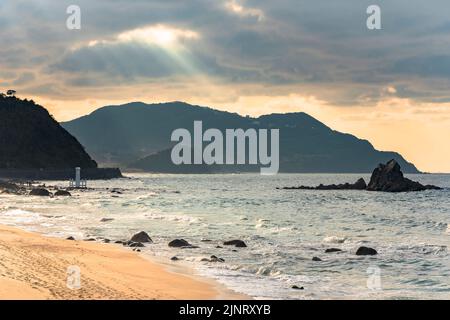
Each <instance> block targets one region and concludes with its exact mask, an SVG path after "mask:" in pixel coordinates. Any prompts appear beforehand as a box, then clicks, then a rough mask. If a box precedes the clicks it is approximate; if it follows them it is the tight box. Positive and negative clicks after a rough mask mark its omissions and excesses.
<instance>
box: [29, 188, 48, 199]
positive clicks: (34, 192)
mask: <svg viewBox="0 0 450 320" xmlns="http://www.w3.org/2000/svg"><path fill="white" fill-rule="evenodd" d="M51 195H52V193H51V192H50V191H48V190H47V189H44V188H35V189H32V190H31V191H30V196H39V197H50V196H51Z"/></svg>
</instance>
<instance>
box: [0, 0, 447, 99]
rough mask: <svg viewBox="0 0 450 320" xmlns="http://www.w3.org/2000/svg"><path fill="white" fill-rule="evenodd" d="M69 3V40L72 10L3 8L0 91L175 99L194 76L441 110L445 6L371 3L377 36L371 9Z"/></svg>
mask: <svg viewBox="0 0 450 320" xmlns="http://www.w3.org/2000/svg"><path fill="white" fill-rule="evenodd" d="M77 2H78V3H77V4H78V5H79V6H80V7H81V10H82V29H81V30H79V31H70V30H67V29H66V28H65V19H66V18H67V14H66V10H65V9H66V8H67V6H68V5H70V4H72V2H71V1H68V0H62V1H51V0H41V1H38V2H31V1H27V0H16V1H2V5H1V6H0V23H1V27H2V28H0V36H1V37H2V42H3V43H2V44H3V46H2V48H0V67H1V68H2V70H3V72H4V73H7V72H9V73H10V74H14V77H10V78H8V79H7V78H3V79H2V81H3V82H12V81H14V80H16V78H17V77H18V76H17V74H19V75H20V74H22V73H24V72H30V73H32V74H34V75H35V77H36V80H37V81H41V82H45V83H52V82H53V83H54V84H55V85H58V86H62V85H65V86H66V88H65V89H66V90H68V91H69V90H70V86H75V87H78V86H83V87H90V88H93V89H95V88H104V87H105V86H111V85H112V84H114V85H115V86H116V87H130V86H136V84H145V83H149V82H153V81H159V82H161V81H166V82H167V84H170V83H174V82H176V83H179V84H180V90H183V86H182V85H181V83H182V82H183V81H188V82H189V81H190V80H189V77H203V78H209V80H203V81H205V82H208V81H209V82H215V83H222V84H223V85H233V84H235V85H236V86H243V85H252V86H253V87H254V88H257V87H258V88H259V90H260V91H261V92H265V91H267V90H268V89H267V88H270V90H271V91H273V92H276V93H279V92H287V90H293V91H292V92H290V93H301V94H304V95H305V96H308V95H314V96H316V97H318V98H320V99H321V100H324V101H326V102H327V103H329V104H332V105H337V106H350V105H372V106H373V105H375V104H376V103H377V101H380V100H382V99H384V97H385V96H386V95H389V96H397V97H400V98H411V99H416V100H417V101H423V102H426V101H430V102H431V101H433V102H437V101H443V102H446V101H450V95H449V94H447V91H448V90H447V88H448V79H449V74H450V58H449V56H448V55H447V52H448V33H446V31H447V30H448V27H449V24H448V17H447V14H446V12H448V10H447V9H449V8H450V4H449V3H448V1H444V0H435V1H434V2H433V5H430V4H428V3H425V2H424V1H421V0H408V1H407V0H398V1H395V2H394V1H381V2H380V3H379V5H380V6H381V10H382V19H383V21H382V25H383V30H381V31H369V30H367V28H366V24H365V22H366V18H367V14H366V8H367V6H369V5H370V4H372V2H371V1H369V0H362V1H361V0H349V1H325V0H317V1H314V2H312V1H309V0H279V1H269V0H221V1H209V0H191V1H165V0H136V1H126V0H115V1H107V0H99V1H95V2H93V1H88V0H79V1H77ZM23 21H26V22H27V23H26V24H25V23H22V22H23ZM18 80H19V81H18V82H17V85H18V86H22V89H23V90H27V88H28V87H30V86H29V84H27V83H26V81H25V82H24V81H23V80H22V81H20V80H21V79H18ZM25 80H26V79H25ZM44 80H45V81H44ZM191 81H194V80H193V79H192V80H191ZM185 86H186V88H187V87H189V86H188V84H187V83H186V85H185ZM386 88H396V91H395V92H394V91H392V90H391V92H389V90H386ZM236 90H238V89H236ZM57 92H61V94H63V93H64V92H65V90H58V91H57ZM287 93H289V92H287ZM81 94H82V92H81V93H80V95H81Z"/></svg>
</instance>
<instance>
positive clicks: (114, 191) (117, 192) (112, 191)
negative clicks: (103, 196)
mask: <svg viewBox="0 0 450 320" xmlns="http://www.w3.org/2000/svg"><path fill="white" fill-rule="evenodd" d="M111 193H115V194H122V191H119V190H117V189H112V190H111Z"/></svg>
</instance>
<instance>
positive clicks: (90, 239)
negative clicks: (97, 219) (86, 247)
mask: <svg viewBox="0 0 450 320" xmlns="http://www.w3.org/2000/svg"><path fill="white" fill-rule="evenodd" d="M84 241H89V242H92V241H97V240H95V239H94V238H87V239H84Z"/></svg>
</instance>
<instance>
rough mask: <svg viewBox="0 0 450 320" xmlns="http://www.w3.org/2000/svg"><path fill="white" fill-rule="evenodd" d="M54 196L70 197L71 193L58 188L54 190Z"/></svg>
mask: <svg viewBox="0 0 450 320" xmlns="http://www.w3.org/2000/svg"><path fill="white" fill-rule="evenodd" d="M55 196H56V197H71V196H72V194H71V193H70V192H69V191H66V190H58V191H56V192H55Z"/></svg>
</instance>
